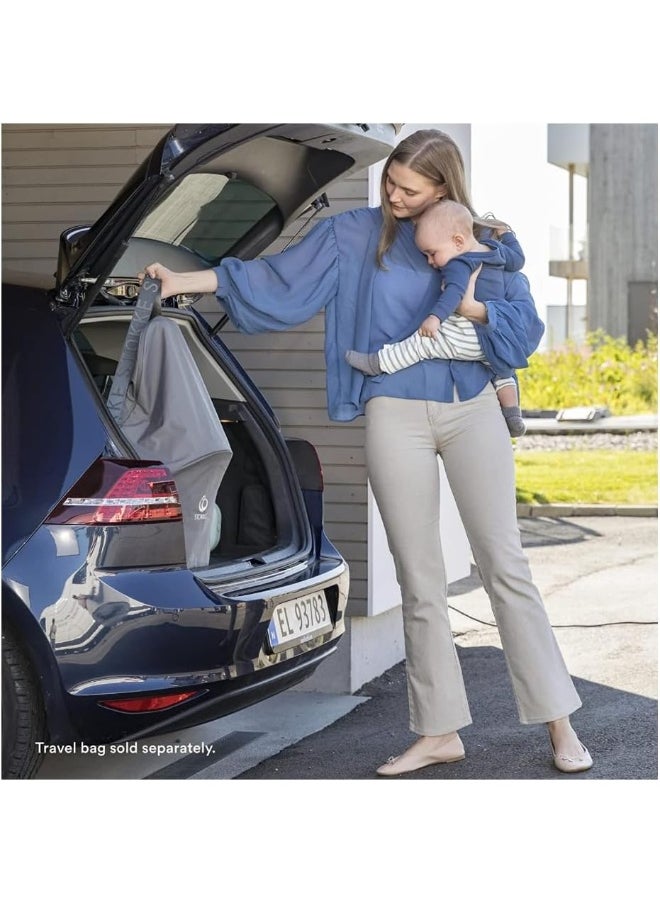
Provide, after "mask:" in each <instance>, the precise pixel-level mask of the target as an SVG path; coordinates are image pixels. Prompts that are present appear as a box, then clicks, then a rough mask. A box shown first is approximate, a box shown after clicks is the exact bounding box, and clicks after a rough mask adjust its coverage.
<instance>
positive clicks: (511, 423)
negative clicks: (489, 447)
mask: <svg viewBox="0 0 660 904" xmlns="http://www.w3.org/2000/svg"><path fill="white" fill-rule="evenodd" d="M502 414H503V415H504V419H505V420H506V425H507V427H508V428H509V434H510V435H511V436H523V435H524V434H525V433H526V432H527V427H526V426H525V422H524V420H523V419H522V412H521V410H520V408H518V407H517V406H516V405H512V406H511V407H510V408H502Z"/></svg>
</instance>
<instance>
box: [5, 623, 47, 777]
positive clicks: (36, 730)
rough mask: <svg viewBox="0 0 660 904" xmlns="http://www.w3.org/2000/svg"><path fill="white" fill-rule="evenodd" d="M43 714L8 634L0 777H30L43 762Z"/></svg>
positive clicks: (28, 673) (29, 676) (21, 656)
mask: <svg viewBox="0 0 660 904" xmlns="http://www.w3.org/2000/svg"><path fill="white" fill-rule="evenodd" d="M45 734H46V714H45V711H44V708H43V703H42V700H41V694H40V693H39V689H38V688H37V685H36V682H35V680H34V676H33V674H32V669H31V668H30V664H29V662H28V660H27V658H26V657H25V654H24V653H23V651H22V650H21V648H20V647H19V645H18V644H17V643H16V640H15V638H14V637H13V636H12V634H11V633H10V632H9V631H3V636H2V777H3V779H5V778H31V777H32V776H33V775H34V774H35V773H36V772H37V770H38V768H39V766H40V765H41V761H42V760H43V753H42V752H40V750H39V748H38V746H37V743H36V742H37V741H43V740H44V738H45Z"/></svg>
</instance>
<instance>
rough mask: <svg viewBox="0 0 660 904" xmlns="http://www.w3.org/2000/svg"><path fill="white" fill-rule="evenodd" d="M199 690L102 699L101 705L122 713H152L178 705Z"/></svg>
mask: <svg viewBox="0 0 660 904" xmlns="http://www.w3.org/2000/svg"><path fill="white" fill-rule="evenodd" d="M198 693H199V691H186V692H184V693H181V694H158V695H154V696H151V697H129V698H127V699H125V700H103V701H102V702H101V704H100V705H101V706H107V707H108V709H116V710H118V711H119V712H122V713H152V712H158V711H159V710H162V709H169V708H170V707H171V706H178V704H179V703H183V702H184V701H186V700H190V698H191V697H196V696H197V695H198Z"/></svg>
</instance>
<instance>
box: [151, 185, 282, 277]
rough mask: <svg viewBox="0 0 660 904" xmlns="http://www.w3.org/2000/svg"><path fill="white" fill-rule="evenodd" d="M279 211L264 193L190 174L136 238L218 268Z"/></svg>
mask: <svg viewBox="0 0 660 904" xmlns="http://www.w3.org/2000/svg"><path fill="white" fill-rule="evenodd" d="M274 207H275V202H274V201H273V199H272V198H271V197H269V196H268V195H267V194H265V193H264V192H262V191H260V190H259V189H258V188H255V187H254V186H253V185H250V184H249V183H247V182H243V181H242V180H241V179H236V178H230V177H228V176H226V175H223V174H220V173H192V174H191V175H189V176H186V177H185V178H184V179H183V181H182V182H180V183H178V184H177V185H176V186H174V188H173V189H172V191H170V192H169V193H168V194H167V195H165V197H164V198H163V199H162V201H161V202H160V204H159V205H158V206H157V207H156V208H155V209H154V210H153V211H152V212H151V213H150V214H149V215H148V216H147V217H146V218H145V219H144V220H143V221H142V223H141V224H140V226H139V228H138V229H137V231H136V232H135V235H136V236H138V237H139V238H148V239H157V240H158V241H161V242H168V243H170V244H172V245H183V246H185V247H186V248H189V249H190V250H191V251H195V252H196V253H197V254H199V255H200V256H201V257H202V258H204V259H205V260H207V261H209V262H216V261H217V260H219V259H220V258H221V257H222V256H223V255H225V254H226V253H227V251H229V249H230V248H232V247H233V245H235V244H236V242H237V241H238V240H239V239H240V238H242V237H243V236H244V235H245V234H246V233H247V232H248V231H249V230H250V229H251V228H252V227H253V226H254V225H255V223H258V222H259V221H260V220H261V219H262V218H263V217H264V216H265V215H266V214H267V213H269V211H271V210H272V209H273V208H274Z"/></svg>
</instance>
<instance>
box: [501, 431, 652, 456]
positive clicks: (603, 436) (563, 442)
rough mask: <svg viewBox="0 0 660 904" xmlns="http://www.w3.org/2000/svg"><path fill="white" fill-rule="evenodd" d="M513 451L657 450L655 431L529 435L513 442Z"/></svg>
mask: <svg viewBox="0 0 660 904" xmlns="http://www.w3.org/2000/svg"><path fill="white" fill-rule="evenodd" d="M514 445H515V449H516V450H517V451H521V452H528V451H535V452H561V451H565V450H567V449H628V450H630V451H634V452H652V451H654V450H656V449H657V448H658V434H657V432H656V431H641V430H640V431H638V432H635V433H578V434H561V435H559V434H549V433H531V434H526V435H525V436H519V437H517V438H516V439H515V440H514Z"/></svg>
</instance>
